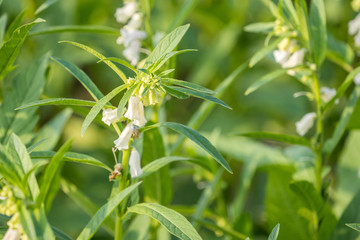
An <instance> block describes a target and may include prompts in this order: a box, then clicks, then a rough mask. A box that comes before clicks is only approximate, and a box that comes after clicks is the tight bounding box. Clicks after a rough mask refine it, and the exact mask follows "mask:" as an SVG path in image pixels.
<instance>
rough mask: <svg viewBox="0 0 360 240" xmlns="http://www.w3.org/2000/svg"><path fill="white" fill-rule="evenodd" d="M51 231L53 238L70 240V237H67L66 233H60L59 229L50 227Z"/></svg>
mask: <svg viewBox="0 0 360 240" xmlns="http://www.w3.org/2000/svg"><path fill="white" fill-rule="evenodd" d="M51 229H52V230H53V232H54V234H55V237H57V238H58V239H60V240H72V238H71V237H70V236H68V235H67V234H66V233H64V232H63V231H61V230H60V229H58V228H56V227H54V226H52V227H51Z"/></svg>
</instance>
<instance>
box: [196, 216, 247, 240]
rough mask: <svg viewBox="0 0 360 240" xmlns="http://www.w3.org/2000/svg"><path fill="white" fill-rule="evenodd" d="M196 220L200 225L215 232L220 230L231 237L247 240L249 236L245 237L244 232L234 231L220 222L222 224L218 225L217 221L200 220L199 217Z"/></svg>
mask: <svg viewBox="0 0 360 240" xmlns="http://www.w3.org/2000/svg"><path fill="white" fill-rule="evenodd" d="M197 222H198V223H199V224H200V225H201V226H204V227H205V228H208V229H210V230H213V231H214V232H215V233H216V232H221V233H223V234H224V235H225V234H226V235H229V236H231V237H232V238H233V239H240V240H249V238H248V237H246V236H245V235H244V234H242V233H239V232H237V231H235V230H234V229H232V228H230V227H229V226H224V224H222V226H219V224H218V223H212V222H210V221H208V220H200V219H199V220H197Z"/></svg>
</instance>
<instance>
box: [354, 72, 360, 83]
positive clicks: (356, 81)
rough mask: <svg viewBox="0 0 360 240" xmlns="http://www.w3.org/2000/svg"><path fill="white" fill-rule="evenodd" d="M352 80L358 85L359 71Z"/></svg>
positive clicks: (359, 79)
mask: <svg viewBox="0 0 360 240" xmlns="http://www.w3.org/2000/svg"><path fill="white" fill-rule="evenodd" d="M353 81H354V83H355V85H357V86H359V85H360V73H359V74H357V75H356V76H355V77H354V80H353Z"/></svg>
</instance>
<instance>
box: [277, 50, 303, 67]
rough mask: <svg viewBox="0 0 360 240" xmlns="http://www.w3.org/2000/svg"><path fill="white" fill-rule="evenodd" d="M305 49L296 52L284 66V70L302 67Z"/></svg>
mask: <svg viewBox="0 0 360 240" xmlns="http://www.w3.org/2000/svg"><path fill="white" fill-rule="evenodd" d="M305 51H306V50H305V48H302V49H300V50H298V51H296V52H294V53H293V54H292V55H291V56H290V57H289V59H288V60H287V61H286V62H285V63H284V64H283V65H282V67H283V68H292V67H296V66H298V65H301V64H302V63H303V61H304V56H305Z"/></svg>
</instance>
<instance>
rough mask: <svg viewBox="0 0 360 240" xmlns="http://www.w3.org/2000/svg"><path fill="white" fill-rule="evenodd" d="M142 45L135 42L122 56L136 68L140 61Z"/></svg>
mask: <svg viewBox="0 0 360 240" xmlns="http://www.w3.org/2000/svg"><path fill="white" fill-rule="evenodd" d="M140 49H141V43H140V42H139V41H133V42H132V43H131V44H130V46H128V47H127V48H125V49H124V51H123V52H122V54H123V55H124V57H125V58H126V59H127V60H129V61H131V65H133V66H135V65H136V64H137V63H138V62H139V59H140Z"/></svg>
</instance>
